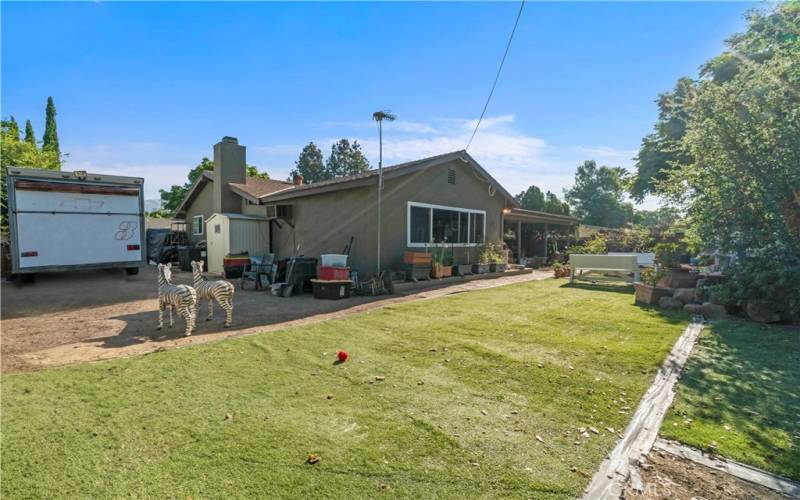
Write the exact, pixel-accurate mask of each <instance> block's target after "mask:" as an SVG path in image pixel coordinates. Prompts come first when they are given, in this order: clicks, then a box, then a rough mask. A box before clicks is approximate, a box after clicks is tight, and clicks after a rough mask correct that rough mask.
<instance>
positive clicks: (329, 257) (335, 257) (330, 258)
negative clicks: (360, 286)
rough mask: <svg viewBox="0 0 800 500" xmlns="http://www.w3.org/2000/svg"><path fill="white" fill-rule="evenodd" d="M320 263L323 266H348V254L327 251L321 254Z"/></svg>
mask: <svg viewBox="0 0 800 500" xmlns="http://www.w3.org/2000/svg"><path fill="white" fill-rule="evenodd" d="M319 258H320V265H321V266H323V267H347V255H343V254H338V253H326V254H323V255H320V256H319Z"/></svg>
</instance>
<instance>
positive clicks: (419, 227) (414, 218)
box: [409, 206, 431, 243]
mask: <svg viewBox="0 0 800 500" xmlns="http://www.w3.org/2000/svg"><path fill="white" fill-rule="evenodd" d="M410 226H411V232H410V234H409V241H411V243H429V242H430V238H431V209H430V208H426V207H414V206H412V207H411V221H410Z"/></svg>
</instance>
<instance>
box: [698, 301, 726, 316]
mask: <svg viewBox="0 0 800 500" xmlns="http://www.w3.org/2000/svg"><path fill="white" fill-rule="evenodd" d="M700 311H701V312H702V313H703V316H705V317H706V319H707V320H715V319H722V318H724V317H725V316H726V312H725V307H723V306H721V305H719V304H712V303H711V302H704V303H703V305H702V306H701V307H700Z"/></svg>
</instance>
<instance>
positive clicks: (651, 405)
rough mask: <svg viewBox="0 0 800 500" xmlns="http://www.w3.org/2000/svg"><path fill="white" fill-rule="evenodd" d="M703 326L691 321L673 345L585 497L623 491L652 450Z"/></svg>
mask: <svg viewBox="0 0 800 500" xmlns="http://www.w3.org/2000/svg"><path fill="white" fill-rule="evenodd" d="M702 329H703V324H702V323H690V324H689V326H688V327H686V330H684V332H683V334H682V335H681V336H680V338H678V340H677V342H675V345H674V346H672V351H670V353H669V356H667V359H666V360H665V361H664V364H663V365H662V366H661V368H659V370H658V373H657V374H656V378H655V380H654V381H653V385H651V386H650V388H649V389H648V390H647V392H646V393H645V395H644V396H643V397H642V400H641V401H640V402H639V406H638V408H636V413H634V415H633V418H632V419H631V422H630V424H628V427H627V429H625V433H624V435H623V436H622V439H621V440H620V441H619V442H618V443H617V446H615V447H614V449H613V450H612V451H611V453H610V454H609V455H608V457H606V459H605V460H603V463H602V464H600V469H599V470H598V471H597V472H596V473H595V475H594V477H593V478H592V482H591V483H590V484H589V487H588V488H587V489H586V491H585V493H584V496H583V498H585V499H587V500H598V499H605V498H619V497H620V496H621V495H622V491H623V488H624V487H625V482H626V481H627V480H628V477H629V476H630V474H631V470H632V468H635V467H638V464H639V462H640V460H641V459H642V458H643V457H645V456H646V455H647V454H648V453H650V450H651V449H652V447H653V444H654V443H655V441H656V438H657V437H658V431H659V429H661V422H663V420H664V415H665V414H666V412H667V410H668V409H669V407H670V406H671V405H672V400H673V398H674V397H675V391H674V388H675V383H676V382H677V381H678V376H679V375H680V373H681V370H682V369H683V365H684V364H685V363H686V360H687V359H688V358H689V354H690V353H691V352H692V348H693V347H694V344H695V342H696V341H697V337H698V336H699V335H700V331H701V330H702Z"/></svg>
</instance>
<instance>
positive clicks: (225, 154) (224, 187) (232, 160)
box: [213, 136, 247, 213]
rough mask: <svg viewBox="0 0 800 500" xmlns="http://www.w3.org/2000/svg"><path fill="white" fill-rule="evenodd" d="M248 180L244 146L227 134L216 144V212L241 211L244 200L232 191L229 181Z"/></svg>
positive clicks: (238, 182) (243, 181) (240, 182)
mask: <svg viewBox="0 0 800 500" xmlns="http://www.w3.org/2000/svg"><path fill="white" fill-rule="evenodd" d="M246 181H247V159H246V151H245V147H244V146H240V145H239V140H238V139H236V138H235V137H228V136H225V137H223V138H222V140H221V141H219V142H218V143H216V144H214V183H213V185H214V212H219V213H225V212H233V213H239V212H241V211H242V200H241V198H239V196H237V195H236V194H234V193H233V192H231V190H230V188H228V183H231V182H234V183H237V184H244V183H245V182H246Z"/></svg>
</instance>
